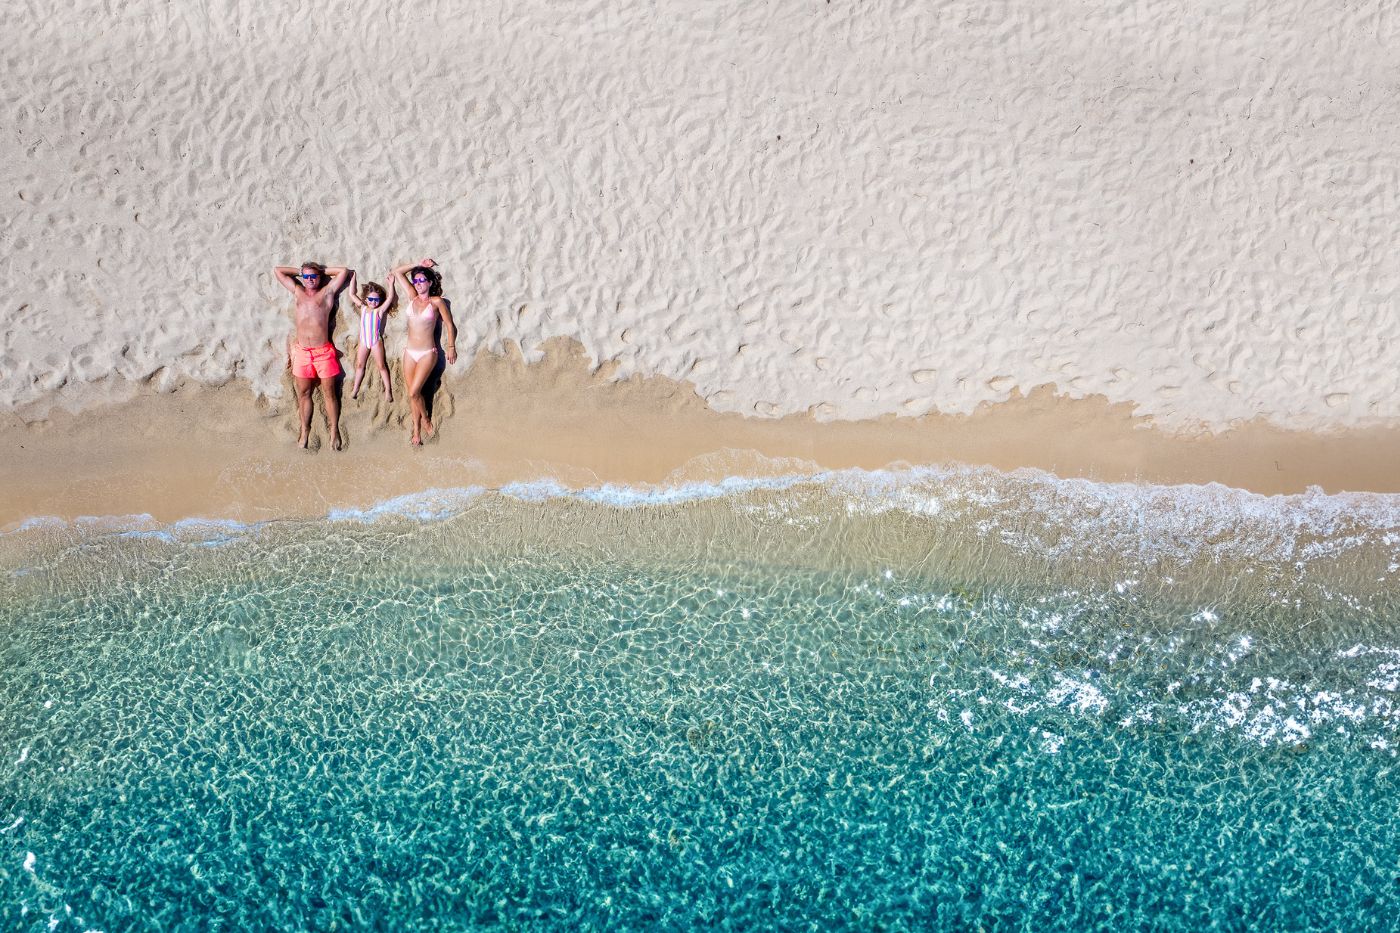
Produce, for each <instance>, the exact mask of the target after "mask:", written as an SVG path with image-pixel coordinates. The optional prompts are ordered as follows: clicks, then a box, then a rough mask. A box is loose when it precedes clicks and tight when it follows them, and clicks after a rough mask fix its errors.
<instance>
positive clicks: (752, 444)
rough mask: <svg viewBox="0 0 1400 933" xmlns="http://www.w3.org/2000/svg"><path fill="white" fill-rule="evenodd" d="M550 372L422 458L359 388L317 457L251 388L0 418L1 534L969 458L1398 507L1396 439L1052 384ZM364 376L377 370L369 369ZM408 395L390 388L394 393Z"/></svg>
mask: <svg viewBox="0 0 1400 933" xmlns="http://www.w3.org/2000/svg"><path fill="white" fill-rule="evenodd" d="M545 349H546V353H545V358H544V360H543V361H542V362H539V363H535V364H526V362H525V361H524V359H523V358H522V357H521V355H520V354H519V352H518V350H516V349H515V348H514V347H509V348H508V349H507V352H506V353H505V354H503V355H493V354H490V353H486V352H482V353H480V354H478V355H477V357H476V359H475V360H474V361H472V363H471V365H470V367H469V368H468V369H467V370H466V372H465V373H462V372H461V364H460V363H459V364H458V372H456V373H453V374H452V375H451V376H450V377H449V378H448V379H446V380H444V382H443V385H442V387H441V389H440V390H439V392H438V396H437V400H436V414H435V418H434V420H435V422H437V423H438V425H439V428H440V430H439V434H438V437H437V438H436V439H434V440H433V441H430V442H429V443H428V444H427V446H425V447H424V448H422V449H421V450H416V451H415V450H412V449H411V448H409V446H408V443H407V434H408V431H407V428H406V427H403V426H401V425H400V423H399V421H400V419H401V418H402V417H403V416H404V415H406V412H407V403H406V401H404V399H403V398H402V396H401V395H398V394H396V398H397V399H398V401H396V402H395V403H394V404H393V405H392V406H387V405H384V404H383V403H382V399H381V396H380V391H379V388H378V386H377V380H376V381H375V383H371V382H370V380H369V379H368V378H367V380H366V383H367V385H366V389H365V391H364V392H363V393H362V397H361V399H360V400H359V401H358V402H356V401H353V400H351V399H349V398H348V396H344V397H343V399H342V431H343V433H344V434H345V440H346V449H345V450H344V451H342V452H340V453H338V454H337V453H335V452H333V451H331V450H330V448H329V445H327V444H325V443H324V442H325V439H326V432H325V421H324V414H323V412H322V410H321V408H320V405H319V403H318V410H317V413H316V415H315V418H314V420H313V443H315V441H316V440H318V439H319V441H320V442H321V444H320V445H319V446H320V449H318V450H314V451H311V452H306V451H300V450H298V449H296V447H295V443H294V442H295V427H294V424H295V422H294V418H295V415H294V402H293V400H292V398H291V396H290V394H288V396H287V397H285V398H283V399H280V400H268V399H257V398H256V397H255V396H254V395H253V393H252V392H251V389H250V388H249V387H248V386H247V385H246V384H244V383H237V382H232V383H228V384H226V385H224V386H220V387H208V386H181V387H178V388H176V389H175V390H174V391H169V392H159V391H156V390H155V389H154V388H152V387H150V386H137V387H130V388H131V389H133V391H118V392H115V393H114V394H115V395H117V396H118V398H119V400H118V401H115V402H112V403H110V404H107V405H101V406H95V407H90V408H86V409H83V410H80V411H77V412H68V411H62V410H51V411H49V412H47V417H46V418H45V419H44V420H27V419H26V418H25V416H24V413H23V412H14V411H12V412H9V413H6V414H5V415H3V416H0V441H2V442H3V444H4V449H5V451H6V460H7V464H8V466H7V470H6V472H7V474H8V476H7V482H6V493H5V496H4V497H3V500H0V528H7V527H11V526H13V525H15V524H16V523H18V522H21V521H23V520H25V519H29V518H36V517H56V518H61V519H71V518H76V517H78V516H88V515H92V516H99V515H133V514H149V515H151V516H152V517H153V518H155V519H156V520H159V521H172V520H177V519H180V518H194V517H199V518H215V519H217V518H228V519H236V520H240V521H245V520H262V519H273V518H292V517H315V516H319V515H324V514H325V513H326V512H327V511H329V510H330V509H333V508H364V507H367V506H370V505H373V504H375V503H377V502H381V501H383V500H385V499H389V498H393V497H395V496H400V495H405V494H409V493H414V492H421V491H423V490H426V489H430V488H434V487H438V488H441V487H462V486H470V485H482V486H487V487H488V488H493V487H498V486H501V485H504V484H506V483H510V482H516V481H530V480H540V479H552V480H555V481H557V482H559V483H561V484H563V485H565V486H569V487H574V488H578V487H582V486H590V485H599V484H602V483H619V484H633V485H656V484H669V483H677V482H685V481H705V480H714V479H719V478H722V477H724V476H731V475H742V476H771V475H775V474H780V473H781V474H792V473H816V472H820V471H823V470H831V469H843V468H849V467H856V468H862V469H880V468H883V467H888V466H892V465H914V464H918V465H926V464H940V463H963V464H969V465H980V466H990V467H993V468H995V469H998V470H1002V471H1009V470H1013V469H1016V468H1020V467H1029V468H1034V469H1039V470H1043V471H1046V472H1048V473H1052V474H1054V475H1056V476H1060V477H1065V478H1083V479H1089V480H1095V481H1100V482H1134V483H1151V484H1162V485H1177V484H1205V483H1212V482H1215V483H1221V484H1223V485H1226V486H1233V487H1236V488H1241V489H1245V490H1248V491H1251V492H1256V493H1261V494H1266V495H1278V494H1290V493H1299V492H1303V491H1305V490H1306V489H1307V488H1309V487H1312V486H1318V487H1321V488H1322V489H1323V490H1324V491H1325V492H1328V493H1335V492H1343V491H1348V492H1379V493H1395V492H1400V469H1397V468H1396V464H1400V425H1394V426H1384V427H1375V428H1366V429H1348V430H1343V431H1338V432H1335V433H1327V434H1320V433H1315V432H1303V431H1286V430H1283V429H1280V428H1277V427H1273V426H1269V425H1266V424H1263V423H1262V422H1252V423H1249V424H1246V425H1242V426H1240V427H1237V428H1234V429H1232V430H1229V431H1226V432H1224V433H1221V434H1213V435H1201V436H1182V435H1175V434H1170V433H1167V432H1165V431H1162V430H1160V429H1158V428H1156V427H1153V426H1152V424H1151V419H1150V418H1146V417H1142V416H1137V415H1134V414H1133V413H1132V411H1131V406H1130V405H1128V404H1110V403H1109V402H1107V401H1106V400H1104V399H1103V398H1101V397H1099V398H1086V399H1069V398H1066V397H1063V396H1058V395H1056V394H1054V392H1053V391H1052V390H1051V388H1050V387H1048V386H1047V387H1041V388H1037V389H1032V390H1031V391H1030V392H1029V393H1028V394H1026V395H1014V396H1013V398H1012V399H1011V400H1009V401H1007V402H1004V403H1000V404H994V405H984V406H982V407H980V408H979V409H977V410H976V411H975V412H973V413H972V414H971V415H925V416H921V417H894V416H888V417H885V418H881V419H874V420H866V421H818V420H816V419H815V418H814V417H813V416H812V415H811V414H808V415H800V416H786V417H782V418H773V419H761V418H750V417H745V416H743V415H739V414H733V413H722V412H716V411H714V410H713V409H711V408H709V406H708V405H706V403H705V402H704V400H703V399H701V398H700V397H699V396H698V395H697V394H696V393H695V391H694V389H693V387H692V386H690V385H689V384H688V383H683V382H677V381H674V380H671V379H669V378H666V377H661V376H651V377H641V376H633V377H631V378H628V379H623V380H619V381H612V378H611V373H610V371H609V369H608V364H604V365H603V366H601V367H599V366H594V364H593V363H592V361H591V360H590V359H589V358H588V357H587V355H586V354H585V353H584V352H583V350H582V348H581V347H579V346H578V345H577V344H575V343H573V342H571V341H567V340H555V341H551V342H550V343H549V344H548V345H547V346H546V348H545ZM370 375H373V374H372V373H371V374H370ZM399 392H401V386H400V387H396V393H399Z"/></svg>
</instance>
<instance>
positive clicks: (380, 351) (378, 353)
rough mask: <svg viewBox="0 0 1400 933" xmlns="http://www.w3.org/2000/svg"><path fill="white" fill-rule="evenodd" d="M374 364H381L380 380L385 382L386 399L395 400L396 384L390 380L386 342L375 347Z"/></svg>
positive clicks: (380, 342)
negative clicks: (385, 348) (385, 353)
mask: <svg viewBox="0 0 1400 933" xmlns="http://www.w3.org/2000/svg"><path fill="white" fill-rule="evenodd" d="M374 362H375V363H377V364H379V378H380V379H382V380H383V381H384V397H385V398H386V399H388V400H389V401H391V402H392V401H393V400H394V383H393V382H392V381H390V379H389V360H388V359H387V358H386V357H385V356H384V341H382V340H381V341H379V342H378V343H376V344H375V345H374Z"/></svg>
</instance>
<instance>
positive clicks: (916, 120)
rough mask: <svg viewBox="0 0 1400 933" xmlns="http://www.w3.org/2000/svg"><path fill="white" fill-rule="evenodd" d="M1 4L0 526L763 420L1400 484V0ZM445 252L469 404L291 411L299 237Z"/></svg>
mask: <svg viewBox="0 0 1400 933" xmlns="http://www.w3.org/2000/svg"><path fill="white" fill-rule="evenodd" d="M0 12H3V22H4V23H5V25H6V32H7V35H8V37H9V41H8V42H7V43H6V44H5V47H4V48H3V49H0V62H3V74H4V81H3V87H0V198H3V199H6V203H7V205H8V207H7V209H6V210H5V212H4V224H3V225H0V268H3V279H2V281H3V284H4V305H3V307H4V310H5V320H6V327H5V329H4V332H3V335H0V439H3V444H4V449H5V457H6V460H7V470H6V472H7V474H9V475H8V477H7V482H6V483H5V492H4V493H3V499H0V507H2V508H0V523H5V522H12V521H14V520H16V519H19V518H23V517H24V516H27V515H33V514H55V515H73V514H93V513H120V512H126V511H133V510H135V511H151V512H152V513H153V514H157V513H164V514H166V515H169V516H170V517H178V514H177V513H179V514H196V513H197V514H208V513H210V512H217V513H221V514H233V513H236V512H243V513H247V512H249V510H255V509H268V510H273V511H277V510H282V511H286V510H289V509H290V510H293V511H294V510H296V509H297V508H310V506H307V505H306V503H308V502H311V503H312V506H314V507H316V508H320V507H323V505H324V503H325V502H327V501H338V500H339V499H342V498H345V497H351V498H353V497H356V496H361V495H364V494H365V491H366V488H367V487H369V488H371V489H372V488H373V487H374V486H375V484H376V483H378V484H379V485H381V486H382V487H383V491H384V492H385V494H389V493H391V492H393V491H394V490H395V489H399V488H402V489H405V490H406V489H410V488H417V489H421V488H424V487H427V486H437V485H452V484H454V483H458V482H462V481H466V479H468V478H470V477H488V478H506V477H526V476H530V475H534V474H537V473H540V472H552V473H554V474H555V475H559V476H566V477H570V478H576V479H578V481H590V480H600V479H601V480H629V481H661V480H664V479H666V478H667V477H668V476H674V475H678V474H675V472H674V471H676V470H678V469H682V470H684V469H692V470H693V469H696V467H695V464H696V463H709V464H711V467H710V468H711V469H720V468H721V467H717V466H714V464H717V463H723V464H725V466H723V467H722V468H723V469H740V468H744V464H753V463H758V462H760V461H757V460H752V459H748V460H746V459H745V458H746V457H750V455H749V454H746V453H743V452H745V451H754V452H757V453H758V454H760V455H762V456H763V457H765V458H799V459H800V460H801V461H802V462H803V463H805V464H808V465H809V466H811V467H813V468H816V467H826V466H843V465H853V464H857V465H863V466H880V465H883V464H884V463H888V462H891V461H899V460H905V461H909V462H919V461H926V460H941V459H965V460H969V461H972V462H984V463H991V464H994V465H997V466H1002V467H1014V466H1039V467H1043V468H1046V469H1053V470H1056V471H1058V472H1062V473H1065V474H1070V475H1081V476H1090V477H1095V478H1102V479H1138V480H1152V481H1164V482H1204V481H1209V480H1218V481H1221V482H1228V483H1232V484H1235V485H1242V486H1246V487H1248V488H1253V489H1257V490H1259V491H1263V492H1285V491H1296V490H1299V489H1302V488H1304V487H1305V486H1307V485H1309V484H1313V483H1316V484H1320V485H1323V486H1324V487H1325V488H1327V489H1371V490H1379V491H1387V490H1389V491H1396V490H1400V353H1397V352H1396V350H1395V344H1396V341H1397V339H1400V156H1397V154H1396V153H1397V152H1400V145H1398V144H1400V129H1397V127H1400V97H1398V96H1397V95H1396V93H1395V89H1396V87H1400V65H1397V63H1400V17H1398V16H1397V15H1396V13H1395V10H1394V8H1393V5H1392V4H1389V3H1386V2H1365V0H1363V2H1360V3H1352V4H1345V5H1338V4H1335V3H1328V2H1325V0H1280V2H1276V3H1270V4H1262V3H1257V2H1252V0H1248V2H1247V0H1220V2H1205V0H1188V2H1162V3H1136V4H1120V5H1104V4H1091V3H1083V4H1080V3H1063V4H1052V5H1045V4H1032V3H1025V4H1003V3H958V2H952V3H923V2H902V0H896V2H888V3H874V4H871V3H852V2H846V0H832V2H823V0H774V2H765V0H715V2H706V3H694V2H682V0H659V2H636V0H630V2H629V0H597V2H579V3H559V2H543V0H512V2H509V3H503V2H502V3H497V2H492V0H482V2H473V3H470V4H448V3H443V2H440V0H427V2H422V3H412V4H389V3H386V2H383V0H366V2H361V3H355V4H348V5H345V4H321V5H313V4H301V3H297V4H293V3H287V2H281V0H275V2H260V3H252V2H237V0H228V2H220V3H205V2H201V3H194V2H176V3H167V2H164V0H161V2H155V0H133V2H129V3H124V4H116V3H95V2H77V3H67V4H60V3H57V2H18V0H0ZM422 255H431V256H434V257H435V258H437V259H438V260H439V262H440V263H441V265H442V268H443V272H444V277H445V283H444V284H445V291H446V294H447V296H448V297H449V298H450V299H451V300H452V304H453V308H454V311H455V314H456V317H457V320H458V322H459V325H460V327H461V334H460V336H459V340H458V344H459V348H461V349H462V351H463V358H462V361H461V362H459V363H458V364H457V366H456V367H454V368H452V369H451V370H449V372H448V373H447V375H446V377H445V380H444V383H443V386H442V389H441V391H440V393H439V406H438V412H439V420H440V423H441V432H440V438H439V439H438V440H437V441H436V443H435V444H434V445H430V446H429V448H428V449H426V450H424V451H421V452H418V453H417V454H414V453H412V452H410V451H409V450H407V448H406V444H405V443H404V441H405V439H406V433H407V431H406V428H404V427H403V426H402V423H401V422H402V418H403V417H404V415H405V414H406V412H407V406H406V405H405V404H403V402H402V400H401V399H400V401H399V402H398V403H397V404H396V405H395V406H388V405H385V404H383V403H382V401H381V400H380V399H379V396H378V389H377V387H376V386H375V385H374V384H373V382H372V381H371V384H370V387H369V393H368V396H367V397H366V398H365V399H363V400H362V401H361V402H359V403H349V402H348V400H347V423H346V427H347V435H348V440H349V444H348V447H347V450H346V451H344V452H343V453H342V454H340V455H334V454H332V452H331V451H330V450H329V449H328V448H326V447H325V446H324V445H323V446H322V447H321V449H319V450H318V451H316V452H313V453H312V454H300V453H298V452H295V451H293V450H291V449H290V447H291V443H292V438H291V422H290V418H291V416H290V397H289V387H290V382H289V380H288V379H287V377H286V374H285V371H284V358H283V356H282V353H281V348H282V346H283V342H284V340H285V338H286V334H287V332H288V329H289V315H288V306H289V300H288V296H287V294H286V293H285V292H283V291H282V290H281V289H280V288H278V287H277V285H276V284H275V282H274V281H273V280H272V277H271V275H270V272H269V267H270V266H271V265H272V264H273V263H277V262H285V263H295V262H298V261H300V260H302V259H305V258H315V259H320V260H322V261H325V262H328V263H347V264H349V265H351V266H354V267H355V268H357V269H358V270H359V271H360V273H361V277H362V279H378V280H382V279H383V274H384V270H385V269H387V268H388V267H389V266H390V265H391V264H393V263H395V262H401V261H404V260H407V259H413V258H416V257H418V256H422ZM344 317H348V315H343V318H344ZM353 332H354V321H352V320H345V319H343V320H342V321H341V322H340V330H339V342H340V344H341V346H342V348H343V349H346V350H347V351H349V352H350V353H352V354H353V336H352V335H353ZM401 342H402V318H401V317H397V318H391V320H390V325H389V338H388V345H389V347H390V349H391V352H394V353H396V351H397V350H398V348H399V347H400V346H401ZM317 431H318V433H320V434H321V435H322V436H323V435H324V426H323V424H321V423H319V416H318V425H317ZM716 451H729V453H726V454H724V455H723V456H722V457H720V458H719V459H718V460H716V459H715V458H714V457H712V456H710V455H712V454H714V453H715V452H716ZM736 452H737V453H736ZM337 456H338V459H337ZM706 457H710V458H709V459H706ZM696 458H700V459H699V460H697V459H696ZM763 462H766V461H763ZM233 463H236V464H237V465H238V466H237V468H236V469H235V468H234V467H233V466H231V465H230V464H233ZM687 463H689V464H691V466H690V467H686V466H685V464H687ZM753 468H757V467H753ZM337 473H346V474H355V476H356V479H355V480H354V482H353V483H351V482H348V481H343V480H340V479H335V478H334V477H335V475H336V474H337ZM366 473H370V474H371V475H374V476H378V477H382V480H375V481H373V482H367V481H366V480H365V478H364V475H365V474H366ZM235 474H236V476H235ZM312 474H314V475H316V476H317V477H318V478H317V479H314V480H311V479H306V478H305V477H306V476H307V475H312ZM122 477H127V479H125V480H123V479H122ZM135 477H143V478H144V479H143V480H142V481H141V482H139V483H138V482H135V480H134V479H133V478H135ZM258 477H261V479H258ZM279 477H280V478H279ZM289 477H290V478H289ZM142 483H144V484H145V486H143V485H142ZM221 483H222V484H223V485H220V484H221ZM352 487H353V489H352ZM140 488H149V492H148V493H147V494H144V495H138V494H137V491H138V490H139V489H140ZM175 489H183V490H185V491H184V492H182V493H180V494H178V495H177V494H174V493H173V492H171V491H172V490H175ZM313 494H314V496H313ZM308 496H313V498H314V501H312V500H311V499H308V498H307V497H308ZM181 510H184V511H183V512H181ZM313 510H314V509H313Z"/></svg>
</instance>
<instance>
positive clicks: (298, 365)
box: [292, 343, 340, 379]
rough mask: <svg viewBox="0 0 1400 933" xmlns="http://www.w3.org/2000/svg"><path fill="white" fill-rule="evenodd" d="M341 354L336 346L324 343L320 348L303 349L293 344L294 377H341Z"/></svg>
mask: <svg viewBox="0 0 1400 933" xmlns="http://www.w3.org/2000/svg"><path fill="white" fill-rule="evenodd" d="M339 355H340V354H339V353H337V352H336V349H335V344H332V343H323V344H321V345H320V346H319V347H303V346H302V345H300V344H296V343H294V344H292V375H293V376H296V377H297V378H298V379H317V378H320V379H329V378H331V377H332V376H339V375H340V360H338V359H337V358H336V357H338V356H339Z"/></svg>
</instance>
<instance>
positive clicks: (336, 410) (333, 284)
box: [272, 262, 353, 450]
mask: <svg viewBox="0 0 1400 933" xmlns="http://www.w3.org/2000/svg"><path fill="white" fill-rule="evenodd" d="M272 272H273V274H274V275H276V276H277V281H279V282H281V283H282V287H283V288H285V289H286V290H287V291H289V292H291V293H292V294H293V295H295V296H296V299H297V306H296V330H295V332H294V333H293V334H292V335H291V336H290V337H288V338H287V362H288V363H289V364H290V365H291V368H292V376H293V378H295V379H296V383H297V413H298V414H299V415H300V416H301V436H300V437H298V438H297V446H298V447H303V448H304V447H306V446H307V444H308V443H309V441H310V439H311V409H312V404H311V391H312V390H313V389H315V388H316V383H317V382H318V381H319V382H320V384H321V397H322V398H323V399H325V400H326V420H327V421H328V422H330V425H329V427H330V432H331V447H332V448H334V449H335V450H339V449H340V399H339V397H337V396H336V394H335V380H336V377H337V376H339V375H340V361H339V360H338V359H337V356H338V355H339V354H338V353H337V351H336V349H335V344H333V343H331V334H330V317H331V309H332V308H334V307H335V296H336V295H337V294H339V293H340V290H341V289H342V288H344V287H345V283H346V282H348V281H350V276H351V275H352V274H353V273H352V272H351V270H349V269H347V268H345V267H344V266H334V267H332V268H330V269H327V268H325V267H324V266H322V265H321V264H320V263H316V262H304V263H302V264H301V269H300V271H298V269H297V267H295V266H274V267H273V270H272Z"/></svg>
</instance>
